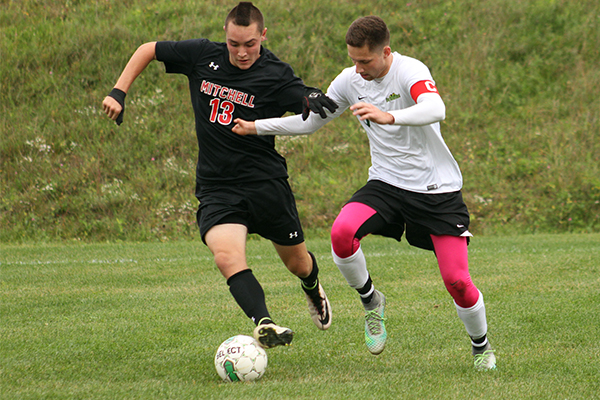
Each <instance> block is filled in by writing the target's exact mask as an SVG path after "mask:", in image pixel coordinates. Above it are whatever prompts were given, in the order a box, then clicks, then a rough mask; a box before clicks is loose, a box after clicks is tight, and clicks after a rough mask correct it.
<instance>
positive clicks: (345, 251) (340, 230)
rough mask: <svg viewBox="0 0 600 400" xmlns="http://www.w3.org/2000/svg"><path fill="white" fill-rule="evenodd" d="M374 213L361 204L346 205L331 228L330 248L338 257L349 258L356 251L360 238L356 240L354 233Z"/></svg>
mask: <svg viewBox="0 0 600 400" xmlns="http://www.w3.org/2000/svg"><path fill="white" fill-rule="evenodd" d="M375 213H376V211H375V210H373V209H372V208H371V207H369V206H367V205H365V204H362V203H348V204H346V205H345V206H344V207H343V208H342V211H340V213H339V215H338V216H337V218H336V219H335V222H334V223H333V226H332V227H331V247H332V248H333V252H334V253H335V254H336V255H337V256H338V257H340V258H347V257H350V256H351V255H352V254H354V253H355V252H356V251H357V250H358V248H359V246H360V239H361V238H356V232H358V229H359V228H360V227H361V226H362V225H363V224H364V223H365V221H367V220H368V219H369V218H371V217H372V216H373V215H374V214H375Z"/></svg>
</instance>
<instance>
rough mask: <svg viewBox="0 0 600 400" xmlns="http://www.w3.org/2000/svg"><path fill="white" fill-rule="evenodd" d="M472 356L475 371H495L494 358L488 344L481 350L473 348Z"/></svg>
mask: <svg viewBox="0 0 600 400" xmlns="http://www.w3.org/2000/svg"><path fill="white" fill-rule="evenodd" d="M473 356H474V357H475V362H474V365H475V369H476V370H478V371H490V370H493V369H496V356H495V355H494V350H492V346H490V344H489V342H488V343H487V344H486V345H485V347H484V348H483V349H476V348H475V347H473Z"/></svg>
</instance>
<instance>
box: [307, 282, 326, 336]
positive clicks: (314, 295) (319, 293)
mask: <svg viewBox="0 0 600 400" xmlns="http://www.w3.org/2000/svg"><path fill="white" fill-rule="evenodd" d="M302 289H303V290H304V295H305V296H306V301H307V303H308V312H309V313H310V317H311V318H312V320H313V322H314V323H315V325H316V326H317V328H319V329H321V330H323V331H324V330H325V329H327V328H329V327H330V326H331V305H330V304H329V300H328V299H327V295H326V294H325V291H324V290H323V287H322V286H321V284H320V283H319V284H318V285H317V287H315V288H314V289H306V288H305V287H304V286H302Z"/></svg>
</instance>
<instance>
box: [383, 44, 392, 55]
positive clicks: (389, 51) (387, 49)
mask: <svg viewBox="0 0 600 400" xmlns="http://www.w3.org/2000/svg"><path fill="white" fill-rule="evenodd" d="M390 54H392V48H391V47H390V46H385V47H384V48H383V56H384V57H389V56H390Z"/></svg>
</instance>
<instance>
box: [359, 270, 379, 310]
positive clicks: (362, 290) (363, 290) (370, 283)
mask: <svg viewBox="0 0 600 400" xmlns="http://www.w3.org/2000/svg"><path fill="white" fill-rule="evenodd" d="M372 288H373V281H372V280H371V275H369V278H368V279H367V283H365V285H364V286H363V287H362V288H360V289H356V291H357V292H358V294H360V295H361V296H360V299H361V301H362V302H363V304H368V303H370V302H371V300H373V295H374V294H375V291H374V290H373V291H371V289H372ZM369 292H371V294H370V295H368V296H367V297H363V295H365V294H367V293H369Z"/></svg>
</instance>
